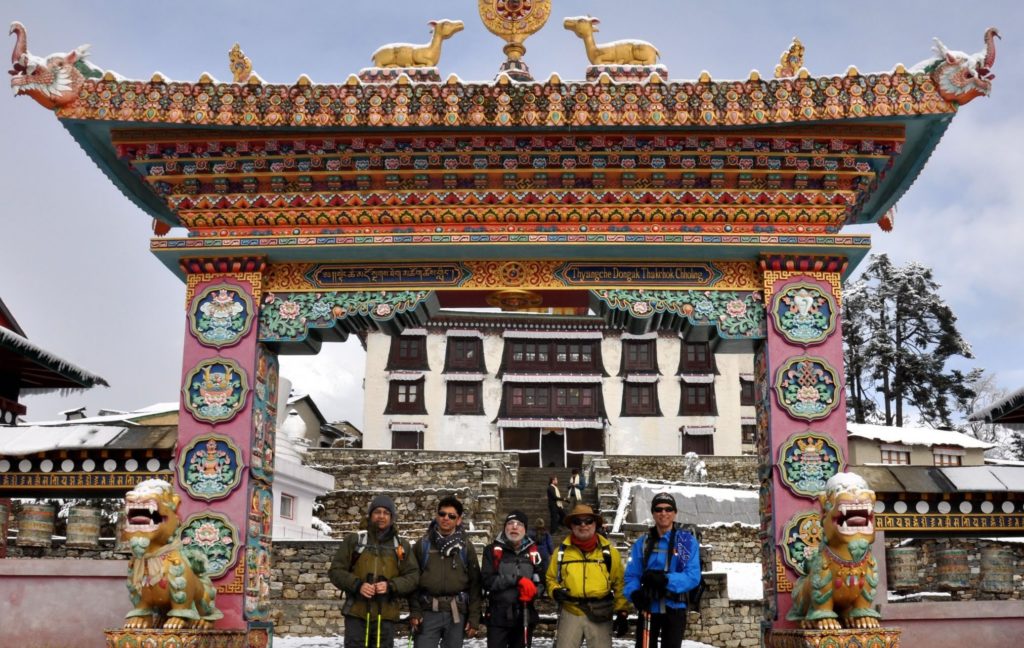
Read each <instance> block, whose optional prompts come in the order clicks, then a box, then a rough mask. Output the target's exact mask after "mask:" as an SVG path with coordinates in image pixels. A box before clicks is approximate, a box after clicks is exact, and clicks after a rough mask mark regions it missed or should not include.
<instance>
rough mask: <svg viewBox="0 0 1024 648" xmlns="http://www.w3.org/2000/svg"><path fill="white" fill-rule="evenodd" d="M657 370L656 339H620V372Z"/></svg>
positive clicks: (652, 371) (651, 371) (650, 371)
mask: <svg viewBox="0 0 1024 648" xmlns="http://www.w3.org/2000/svg"><path fill="white" fill-rule="evenodd" d="M657 371H658V341H657V340H623V341H622V373H656V372H657Z"/></svg>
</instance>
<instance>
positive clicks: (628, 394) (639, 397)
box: [621, 382, 661, 416]
mask: <svg viewBox="0 0 1024 648" xmlns="http://www.w3.org/2000/svg"><path fill="white" fill-rule="evenodd" d="M644 395H646V398H644ZM621 416H661V406H660V405H659V403H658V383H656V382H652V383H635V382H634V383H631V382H628V383H625V384H624V385H623V386H622V414H621Z"/></svg>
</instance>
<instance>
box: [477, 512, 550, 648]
mask: <svg viewBox="0 0 1024 648" xmlns="http://www.w3.org/2000/svg"><path fill="white" fill-rule="evenodd" d="M527 522H528V518H527V517H526V514H525V513H523V512H522V511H512V512H511V513H509V514H508V515H507V516H506V517H505V527H504V529H502V531H501V533H499V534H498V537H497V538H495V539H494V542H492V543H491V544H489V545H487V547H486V548H485V549H484V555H483V558H482V564H481V565H480V572H481V575H482V578H483V587H484V590H485V591H486V592H487V648H528V647H529V645H530V643H531V642H532V641H533V629H534V628H535V627H536V625H537V622H538V621H539V620H540V617H539V616H538V615H537V610H536V608H535V607H534V602H533V600H534V598H535V597H536V596H537V584H538V583H539V582H540V579H541V576H542V574H541V572H540V565H541V556H540V551H538V550H537V545H535V544H534V543H533V540H531V539H530V538H529V537H527V535H526V526H527Z"/></svg>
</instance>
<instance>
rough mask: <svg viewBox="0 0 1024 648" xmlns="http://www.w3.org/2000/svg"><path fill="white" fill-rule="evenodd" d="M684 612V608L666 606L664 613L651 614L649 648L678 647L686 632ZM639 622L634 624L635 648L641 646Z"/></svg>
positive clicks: (641, 636) (641, 634) (641, 638)
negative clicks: (635, 630)
mask: <svg viewBox="0 0 1024 648" xmlns="http://www.w3.org/2000/svg"><path fill="white" fill-rule="evenodd" d="M640 614H641V615H642V614H643V612H641V613H640ZM686 614H687V610H686V608H678V609H677V608H668V609H666V610H665V613H664V614H652V615H651V628H650V634H649V635H648V642H647V645H648V646H649V647H650V648H679V647H680V646H681V645H682V644H683V635H684V634H686ZM641 624H642V621H641V622H640V623H637V626H636V629H637V632H636V648H642V647H643V641H644V640H643V633H642V632H640V626H641ZM659 638H660V639H661V641H660V643H659V641H658V640H659Z"/></svg>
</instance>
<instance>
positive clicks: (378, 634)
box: [377, 604, 380, 648]
mask: <svg viewBox="0 0 1024 648" xmlns="http://www.w3.org/2000/svg"><path fill="white" fill-rule="evenodd" d="M377 648H380V604H378V605H377Z"/></svg>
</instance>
